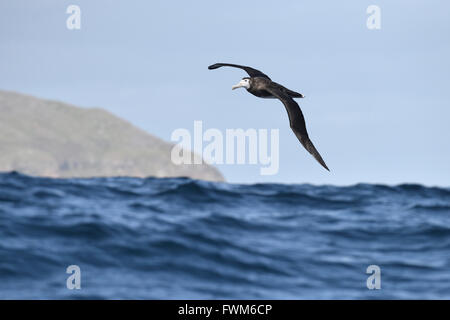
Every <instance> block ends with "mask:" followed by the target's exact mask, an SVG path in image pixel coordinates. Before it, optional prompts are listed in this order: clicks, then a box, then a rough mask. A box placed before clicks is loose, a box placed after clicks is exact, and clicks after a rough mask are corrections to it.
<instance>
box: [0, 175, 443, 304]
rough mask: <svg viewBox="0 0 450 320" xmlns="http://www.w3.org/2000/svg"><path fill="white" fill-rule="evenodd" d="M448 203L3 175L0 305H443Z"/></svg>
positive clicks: (387, 189)
mask: <svg viewBox="0 0 450 320" xmlns="http://www.w3.org/2000/svg"><path fill="white" fill-rule="evenodd" d="M449 193H450V191H449V188H439V187H425V186H422V185H418V184H402V185H398V186H385V185H379V184H378V185H371V184H357V185H352V186H346V187H337V186H330V185H325V186H313V185H308V184H301V185H295V184H291V185H284V184H253V185H251V184H250V185H243V184H242V185H241V184H227V183H214V182H205V181H196V180H191V179H187V178H163V179H158V178H146V179H139V178H126V177H118V178H93V179H51V178H38V177H30V176H26V175H22V174H20V173H17V172H13V173H3V174H0V239H2V241H1V242H0V257H1V259H0V282H1V283H2V286H0V298H3V299H9V298H21V299H28V298H57V299H67V298H70V299H72V298H73V299H86V298H93V297H94V298H101V299H117V298H125V299H145V298H150V299H159V298H169V299H170V298H190V299H201V298H232V299H239V298H247V299H248V298H254V299H271V298H291V299H298V298H306V299H312V298H316V299H342V298H372V297H375V296H374V294H373V291H372V290H368V289H367V288H366V282H365V281H366V279H367V276H368V275H367V274H366V268H367V267H368V266H369V265H372V264H375V265H379V266H380V268H381V270H382V275H383V282H382V283H383V289H382V290H381V291H380V292H379V293H377V295H376V298H383V297H384V298H389V299H391V298H394V299H395V298H411V299H416V298H436V299H442V298H450V295H449V293H450V281H449V279H450V271H449V270H450V261H449V259H448V252H449V250H450V227H449V226H450V200H449ZM73 264H75V265H79V266H80V268H81V270H82V289H81V290H75V291H71V290H68V289H66V288H65V283H66V282H65V281H66V279H67V277H68V275H67V274H66V273H65V271H66V268H67V266H69V265H73ZM438 280H440V281H438ZM23 288H27V290H24V289H23ZM443 293H444V294H443Z"/></svg>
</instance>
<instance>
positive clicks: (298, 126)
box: [265, 84, 330, 171]
mask: <svg viewBox="0 0 450 320" xmlns="http://www.w3.org/2000/svg"><path fill="white" fill-rule="evenodd" d="M265 89H266V90H267V91H269V92H270V93H271V94H272V95H273V96H275V97H277V98H278V99H279V100H280V101H281V102H283V104H284V106H285V107H286V111H287V113H288V116H289V123H290V125H291V129H292V131H294V133H295V135H296V136H297V138H298V140H299V141H300V142H301V144H302V145H303V146H304V147H305V149H306V150H308V152H309V153H311V154H312V155H313V157H314V158H315V159H316V160H317V161H318V162H319V163H320V164H321V165H322V166H323V167H324V168H325V169H327V170H328V171H330V169H328V167H327V165H326V164H325V161H323V159H322V157H321V156H320V154H319V151H317V149H316V148H315V147H314V145H313V143H312V141H311V140H310V139H309V137H308V132H307V131H306V124H305V118H304V117H303V113H302V110H301V109H300V107H299V106H298V104H297V102H295V101H294V99H292V98H291V97H290V96H289V95H287V94H286V93H284V92H282V91H281V90H280V89H279V88H277V87H276V86H275V85H273V84H267V87H266V88H265Z"/></svg>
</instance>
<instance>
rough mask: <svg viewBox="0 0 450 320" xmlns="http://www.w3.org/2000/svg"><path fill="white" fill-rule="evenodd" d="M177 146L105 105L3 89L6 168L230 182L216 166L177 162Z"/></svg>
mask: <svg viewBox="0 0 450 320" xmlns="http://www.w3.org/2000/svg"><path fill="white" fill-rule="evenodd" d="M172 147H173V144H172V143H168V142H165V141H163V140H161V139H159V138H157V137H155V136H152V135H150V134H148V133H146V132H145V131H143V130H141V129H139V128H136V127H135V126H133V125H132V124H131V123H129V122H127V121H125V120H123V119H120V118H118V117H117V116H114V115H113V114H111V113H109V112H108V111H106V110H103V109H100V108H80V107H76V106H72V105H69V104H66V103H62V102H58V101H52V100H44V99H39V98H36V97H32V96H28V95H24V94H19V93H15V92H9V91H2V90H0V171H18V172H21V173H24V174H28V175H34V176H45V177H54V178H73V177H80V178H86V177H110V176H130V177H149V176H151V177H190V178H193V179H202V180H211V181H224V178H223V176H222V175H221V173H220V172H219V171H218V170H217V169H216V168H214V167H212V166H210V165H207V164H195V165H194V164H193V165H175V164H173V163H172V162H171V159H170V154H171V149H172Z"/></svg>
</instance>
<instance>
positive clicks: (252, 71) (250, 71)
mask: <svg viewBox="0 0 450 320" xmlns="http://www.w3.org/2000/svg"><path fill="white" fill-rule="evenodd" d="M220 67H233V68H239V69H242V70H244V71H245V72H247V73H248V75H249V76H250V77H263V78H266V79H269V80H270V78H269V77H268V76H267V75H266V74H264V73H262V72H261V71H259V70H256V69H253V68H251V67H246V66H240V65H237V64H231V63H215V64H212V65H210V66H209V67H208V69H209V70H213V69H217V68H220Z"/></svg>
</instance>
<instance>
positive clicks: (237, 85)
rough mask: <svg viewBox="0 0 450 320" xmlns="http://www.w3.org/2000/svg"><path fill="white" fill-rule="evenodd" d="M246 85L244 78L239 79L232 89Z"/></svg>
mask: <svg viewBox="0 0 450 320" xmlns="http://www.w3.org/2000/svg"><path fill="white" fill-rule="evenodd" d="M242 87H245V82H244V81H243V80H241V81H239V83H238V84H235V85H234V86H232V87H231V90H234V89H237V88H242Z"/></svg>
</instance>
